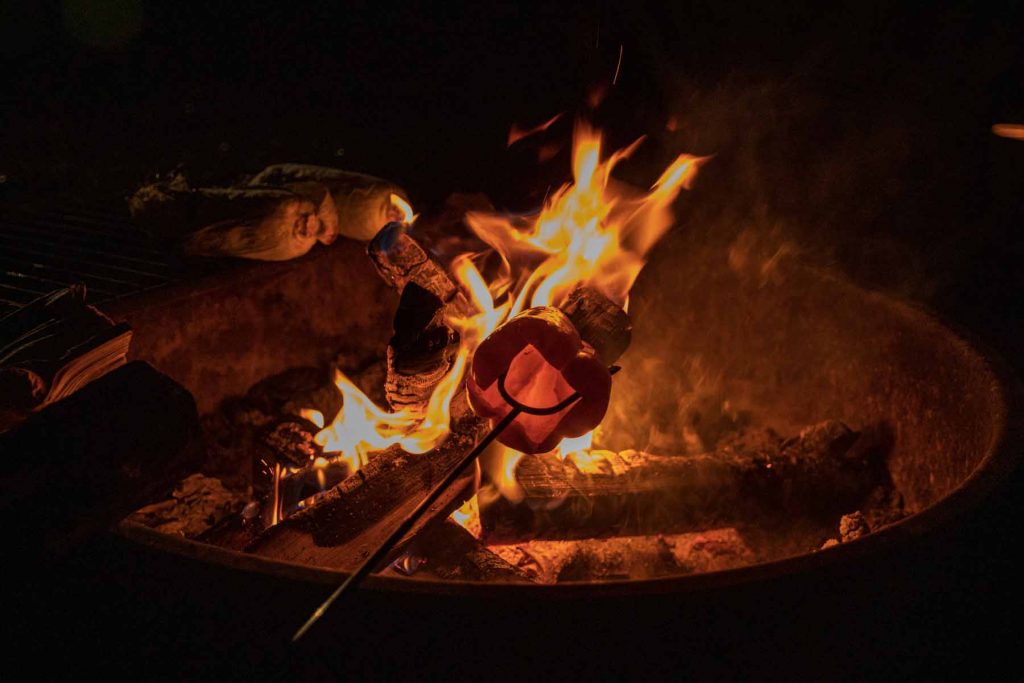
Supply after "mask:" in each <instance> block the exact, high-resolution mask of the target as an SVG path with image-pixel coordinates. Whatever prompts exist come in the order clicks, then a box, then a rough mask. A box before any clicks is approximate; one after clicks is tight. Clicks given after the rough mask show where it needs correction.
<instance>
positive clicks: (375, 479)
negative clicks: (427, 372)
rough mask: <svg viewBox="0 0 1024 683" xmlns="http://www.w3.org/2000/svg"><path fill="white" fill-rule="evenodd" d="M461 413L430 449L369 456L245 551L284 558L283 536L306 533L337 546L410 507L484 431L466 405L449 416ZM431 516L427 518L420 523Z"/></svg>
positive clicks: (315, 540) (448, 501)
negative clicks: (356, 467)
mask: <svg viewBox="0 0 1024 683" xmlns="http://www.w3.org/2000/svg"><path fill="white" fill-rule="evenodd" d="M457 400H458V399H457ZM453 403H454V402H453ZM462 403H464V401H462ZM460 412H461V415H463V416H464V417H457V418H456V420H455V421H453V425H452V431H451V433H450V434H449V435H448V437H447V438H446V439H445V440H444V441H443V442H442V443H441V444H440V445H439V446H438V447H437V448H435V449H434V450H432V451H429V452H427V453H422V454H410V453H406V452H405V451H403V450H402V449H401V448H399V447H397V446H395V447H392V448H389V449H387V450H384V451H380V452H378V453H376V454H374V455H372V456H371V457H370V459H369V462H367V464H366V465H365V466H363V467H362V468H361V469H359V470H358V471H357V472H356V473H355V474H354V475H352V476H350V477H348V478H347V479H345V480H344V481H342V482H341V483H340V484H338V485H337V486H335V487H333V488H331V489H329V490H328V491H326V492H325V493H323V494H322V495H321V496H320V497H319V499H318V500H317V502H316V504H315V505H313V506H311V507H309V508H307V509H305V510H301V511H299V512H297V513H295V514H294V515H292V516H291V517H289V518H287V519H286V520H285V521H284V522H282V523H281V524H278V525H277V526H275V527H272V528H270V529H268V530H267V531H266V532H265V533H264V534H263V535H262V536H261V537H260V538H259V539H258V540H257V541H256V542H255V543H253V544H252V545H251V546H250V550H252V551H254V552H258V553H261V554H270V555H273V556H275V557H282V555H281V553H284V554H285V555H287V554H288V553H290V552H291V551H290V550H289V549H288V547H287V546H288V545H289V544H290V541H289V540H287V539H284V540H283V541H282V537H287V536H289V535H290V533H289V532H291V531H299V532H301V533H303V534H306V535H307V536H308V537H309V538H310V540H311V541H312V543H313V544H315V545H317V546H336V545H341V544H343V543H346V542H349V541H351V540H353V539H356V538H358V537H359V536H360V535H361V534H362V533H363V532H365V531H366V530H367V529H368V528H369V527H371V525H373V524H374V523H375V522H378V521H380V520H382V519H383V518H385V517H387V516H389V515H391V514H392V513H393V512H394V511H395V510H398V509H404V508H405V507H410V508H411V507H414V506H415V504H416V503H418V502H419V501H420V500H421V499H422V498H423V497H424V496H425V495H426V494H427V493H428V492H429V491H430V490H431V488H433V486H434V485H435V484H436V483H437V482H439V481H440V480H441V479H443V478H444V476H445V475H446V474H447V473H448V472H449V471H450V470H451V468H452V467H453V466H454V465H455V464H456V463H457V462H458V461H459V459H460V458H461V457H462V456H463V455H465V454H466V452H468V451H469V450H470V449H471V448H473V446H474V445H475V444H476V442H477V441H478V440H479V439H480V438H481V437H482V436H483V434H484V433H485V431H486V426H487V423H486V421H484V420H480V419H478V418H476V417H472V416H471V415H470V414H468V407H466V408H463V409H462V410H461V411H453V414H455V415H459V414H460ZM456 488H458V487H453V490H454V489H456ZM456 493H457V492H456ZM455 498H456V495H455V493H453V494H452V495H451V496H450V497H449V498H447V499H445V500H444V501H443V503H444V504H443V505H441V506H439V508H438V509H440V508H441V507H445V506H448V505H450V504H452V503H454V502H456V501H455ZM410 502H411V506H410V505H409V504H410ZM456 507H457V505H456ZM430 517H431V515H429V514H428V515H427V516H425V518H424V520H425V521H426V520H428V519H429V518H430Z"/></svg>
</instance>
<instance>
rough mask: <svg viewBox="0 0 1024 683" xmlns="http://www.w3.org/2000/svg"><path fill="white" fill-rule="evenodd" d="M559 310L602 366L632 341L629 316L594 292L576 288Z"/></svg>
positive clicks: (616, 358) (615, 359)
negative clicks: (594, 353)
mask: <svg viewBox="0 0 1024 683" xmlns="http://www.w3.org/2000/svg"><path fill="white" fill-rule="evenodd" d="M559 308H560V309H562V312H563V313H565V314H566V315H567V316H568V317H569V320H571V321H572V324H573V325H574V326H575V327H576V331H577V332H579V333H580V337H582V338H583V340H584V341H585V342H587V343H588V344H590V345H591V346H593V347H594V350H595V351H597V355H599V356H600V357H601V360H603V361H604V362H605V364H607V365H611V364H612V363H614V362H615V361H617V360H618V359H619V358H620V357H621V356H622V354H623V353H625V352H626V349H628V348H629V343H630V342H631V341H632V338H633V337H632V335H633V323H632V322H631V321H630V319H629V315H628V314H627V313H626V312H625V311H624V310H622V308H621V307H619V306H618V305H617V304H616V303H615V302H613V301H611V300H610V299H608V297H606V296H604V295H603V294H601V293H600V292H598V291H597V290H596V289H594V288H592V287H587V286H586V285H576V287H574V288H573V289H572V291H571V292H569V296H568V297H566V300H565V301H564V302H562V304H561V305H559Z"/></svg>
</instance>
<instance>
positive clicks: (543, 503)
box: [481, 420, 884, 543]
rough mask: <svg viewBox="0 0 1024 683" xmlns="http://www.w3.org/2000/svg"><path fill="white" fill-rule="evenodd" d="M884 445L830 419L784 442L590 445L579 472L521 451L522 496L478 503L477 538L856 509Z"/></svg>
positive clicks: (878, 473) (878, 474)
mask: <svg viewBox="0 0 1024 683" xmlns="http://www.w3.org/2000/svg"><path fill="white" fill-rule="evenodd" d="M882 446H883V444H882V443H881V442H880V440H879V438H878V437H877V435H875V434H873V433H868V432H866V433H864V434H858V433H857V432H854V431H852V430H851V429H849V428H848V427H847V426H846V425H844V424H843V423H841V422H839V421H835V420H832V421H828V422H823V423H821V424H818V425H815V426H813V427H809V428H807V429H805V430H804V431H803V432H801V433H800V435H799V436H798V437H795V438H792V439H788V440H783V439H780V438H778V437H777V436H775V435H774V434H772V433H769V432H761V433H759V434H752V433H750V432H748V433H746V434H744V435H743V436H741V437H734V438H733V439H731V440H725V442H724V443H722V444H720V445H719V447H718V448H717V449H716V450H715V451H714V452H710V453H705V454H703V455H696V456H659V455H650V454H647V453H640V452H637V451H633V450H629V451H623V452H621V453H618V454H615V453H611V452H608V451H605V452H596V453H594V454H593V455H594V456H596V459H597V462H598V466H597V467H588V468H586V469H587V471H586V472H583V471H580V469H579V468H577V467H576V465H575V464H573V463H572V462H562V461H559V460H558V459H557V458H556V457H554V456H552V455H546V456H532V457H524V458H523V459H522V460H521V461H520V462H519V465H518V467H517V469H516V473H515V474H516V481H517V483H518V485H519V486H520V488H521V489H522V492H523V495H524V500H523V501H522V503H521V504H512V503H510V502H509V501H507V500H504V499H502V500H499V501H497V502H495V503H493V504H492V505H490V506H487V507H485V508H484V509H482V510H481V522H482V524H483V528H484V540H485V541H486V542H488V543H502V542H510V541H519V540H523V539H529V538H534V537H541V538H580V537H587V536H595V535H601V534H605V533H617V534H627V533H632V534H639V533H651V532H654V531H691V530H699V529H707V528H711V527H714V526H722V525H738V524H742V523H745V522H751V521H757V520H759V519H762V518H764V517H766V516H772V515H776V516H777V515H790V516H792V515H801V516H808V517H814V518H827V517H828V516H830V515H836V516H837V515H840V514H843V513H845V512H848V511H849V510H851V509H856V508H857V506H858V505H859V504H860V503H861V502H863V500H864V499H865V498H866V496H868V495H869V494H870V493H871V491H872V490H873V489H874V488H875V487H876V486H877V485H878V484H880V483H881V482H882V480H883V479H884V469H883V468H882V466H881V465H882V462H881V460H882V456H883V453H884V448H883V447H882ZM602 457H603V460H601V458H602ZM595 470H596V471H595Z"/></svg>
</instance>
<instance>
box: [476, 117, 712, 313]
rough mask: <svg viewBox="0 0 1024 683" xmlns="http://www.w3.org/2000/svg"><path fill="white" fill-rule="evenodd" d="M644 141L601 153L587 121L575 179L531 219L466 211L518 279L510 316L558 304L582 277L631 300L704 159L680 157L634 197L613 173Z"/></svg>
mask: <svg viewBox="0 0 1024 683" xmlns="http://www.w3.org/2000/svg"><path fill="white" fill-rule="evenodd" d="M641 141H642V139H641V140H638V141H637V142H636V143H634V144H633V145H630V146H629V147H627V148H626V149H623V150H619V151H618V152H615V153H614V154H612V155H611V156H609V157H608V158H606V159H602V154H601V136H600V134H599V133H597V132H596V131H593V130H592V129H590V128H589V127H587V126H585V125H582V124H581V125H579V126H578V127H577V130H576V137H575V140H574V151H573V176H574V179H575V182H574V183H570V184H567V185H565V186H563V187H562V188H560V189H559V190H558V191H556V192H555V193H554V194H553V195H552V196H551V197H550V199H549V200H548V201H547V202H546V204H545V206H544V208H543V209H542V210H541V212H540V214H539V215H538V216H537V217H536V218H535V219H534V220H533V221H532V223H527V224H525V225H524V224H523V222H522V221H521V220H518V221H517V220H513V219H510V218H508V217H505V216H497V215H492V214H482V213H470V214H469V215H467V217H466V220H467V223H468V224H469V226H470V228H471V229H472V230H473V231H474V232H475V233H476V234H477V236H478V237H480V239H482V240H483V241H484V242H486V243H487V244H488V245H490V246H491V247H493V248H494V249H495V251H497V252H498V253H499V254H501V256H502V259H503V260H504V272H505V273H507V277H508V279H509V280H510V281H511V282H513V283H515V284H517V285H518V286H517V287H516V289H517V291H516V296H515V297H514V304H513V306H512V307H511V309H510V310H509V313H508V315H515V314H516V313H518V312H519V311H521V310H523V308H524V307H525V306H526V303H527V301H528V302H529V305H530V306H550V305H557V304H558V303H559V302H560V301H561V300H562V298H564V296H565V295H566V294H568V292H569V290H571V289H572V287H573V286H574V285H576V284H578V283H585V284H588V285H590V286H592V287H594V288H596V289H597V290H598V291H600V292H601V293H603V294H604V295H605V296H607V297H608V298H609V299H611V300H612V301H615V302H616V303H618V304H620V305H621V304H623V303H624V302H625V301H626V297H627V296H628V294H629V290H630V288H631V287H632V286H633V282H634V281H635V280H636V277H637V275H639V274H640V270H641V269H642V268H643V266H644V263H645V256H646V254H647V252H648V251H649V250H650V248H651V247H652V246H654V244H655V243H656V242H657V241H658V240H659V239H660V238H661V237H662V236H663V235H664V234H665V232H666V231H667V230H668V228H669V227H671V225H672V215H671V212H670V210H669V208H670V205H671V204H672V202H673V201H675V199H676V197H677V196H678V194H679V191H680V190H681V189H683V188H689V187H690V186H691V185H692V182H693V179H694V178H695V177H696V174H697V170H698V168H699V167H700V165H701V163H702V162H703V161H704V158H701V157H695V156H691V155H686V154H684V155H681V156H680V157H678V158H677V159H676V160H675V161H674V162H673V163H672V164H671V165H670V166H669V167H668V168H667V169H666V170H665V172H664V173H662V175H661V177H660V178H659V179H658V181H657V182H655V183H654V185H653V186H652V188H651V190H650V191H649V192H648V193H646V194H642V195H640V196H629V193H628V192H627V191H625V190H623V189H622V188H623V186H622V185H621V184H618V185H616V184H613V183H612V178H611V173H612V170H613V169H614V168H615V166H616V165H617V164H618V163H619V162H620V161H622V160H623V159H625V158H627V157H628V156H629V155H630V154H631V153H632V152H633V150H634V149H636V146H637V145H638V144H639V143H640V142H641Z"/></svg>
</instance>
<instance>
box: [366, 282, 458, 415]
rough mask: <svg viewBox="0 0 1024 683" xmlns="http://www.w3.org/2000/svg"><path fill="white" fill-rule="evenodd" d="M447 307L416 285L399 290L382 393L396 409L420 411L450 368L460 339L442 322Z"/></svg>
mask: <svg viewBox="0 0 1024 683" xmlns="http://www.w3.org/2000/svg"><path fill="white" fill-rule="evenodd" d="M446 311H447V307H446V306H445V305H444V303H443V302H442V301H441V299H440V298H439V297H438V296H436V295H435V294H433V293H432V292H430V291H428V290H427V289H424V288H423V287H421V286H420V285H419V284H417V283H416V282H409V283H408V284H407V285H406V286H405V287H404V288H403V289H402V297H401V300H400V301H399V303H398V310H397V311H396V313H395V327H394V329H395V333H394V335H393V336H392V337H391V341H390V342H389V343H388V349H387V376H386V378H385V384H384V393H385V395H386V396H387V400H388V403H389V404H390V405H391V407H392V408H393V409H395V410H402V409H410V410H414V411H422V410H423V409H425V408H426V406H427V403H428V402H429V401H430V397H431V395H432V394H433V393H434V388H435V387H437V385H438V383H440V381H441V380H442V379H444V377H445V375H447V374H448V371H449V370H450V369H451V366H452V363H453V362H454V359H455V355H456V353H457V352H458V346H459V337H458V335H457V334H456V333H455V331H454V330H453V329H452V328H451V327H449V326H448V325H447V324H446V323H445V315H446Z"/></svg>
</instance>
